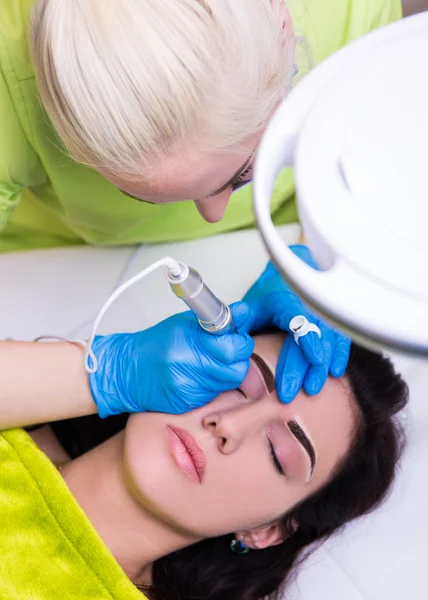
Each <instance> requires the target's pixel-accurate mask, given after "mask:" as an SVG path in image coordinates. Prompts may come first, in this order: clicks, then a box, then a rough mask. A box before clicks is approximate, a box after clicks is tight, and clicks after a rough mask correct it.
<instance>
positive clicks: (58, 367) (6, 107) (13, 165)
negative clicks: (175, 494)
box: [0, 0, 402, 418]
mask: <svg viewBox="0 0 428 600" xmlns="http://www.w3.org/2000/svg"><path fill="white" fill-rule="evenodd" d="M401 14H402V7H401V2H400V0H293V1H291V0H290V2H287V0H251V1H249V0H115V1H114V2H113V1H111V0H110V1H101V0H2V5H1V11H0V230H1V234H0V250H3V251H4V250H16V249H25V248H35V247H39V248H40V247H51V246H58V245H70V244H79V243H88V244H95V245H114V244H116V245H117V244H134V243H140V242H162V241H172V240H179V239H189V238H195V237H200V236H204V235H208V234H213V233H218V232H220V231H226V230H231V229H237V228H239V227H244V226H249V225H252V224H253V217H252V212H251V210H250V190H249V188H248V187H246V188H243V189H241V190H239V191H238V192H237V193H236V194H235V195H234V198H233V201H232V202H230V206H228V204H229V200H230V197H231V194H232V192H233V191H234V190H236V189H237V188H239V187H240V185H241V184H242V183H244V182H246V181H249V180H250V179H251V169H252V161H253V157H254V153H255V151H256V149H257V145H258V143H259V140H260V137H261V135H262V133H263V130H264V128H265V126H266V124H267V122H268V119H269V117H270V116H271V114H272V112H273V111H274V109H275V107H276V106H277V105H278V103H279V102H280V101H281V100H282V99H283V98H284V97H285V96H286V95H287V93H288V91H289V89H290V87H292V85H293V81H294V79H295V78H296V75H295V74H296V71H297V69H299V68H300V70H301V74H302V72H303V71H304V64H303V63H302V61H303V62H304V59H303V58H302V57H303V54H304V53H302V52H301V51H298V49H299V47H300V46H301V44H300V40H301V39H304V40H306V44H307V46H308V48H309V49H310V53H311V54H312V59H313V62H314V63H317V62H319V61H321V60H323V59H324V58H325V57H326V56H328V55H329V54H331V53H332V52H334V51H335V50H337V49H338V48H339V47H340V46H342V45H344V44H345V43H347V42H348V41H350V40H352V39H354V38H357V37H359V36H361V35H363V34H365V33H368V32H369V31H371V30H372V29H375V28H377V27H379V26H381V25H384V24H386V23H388V22H390V21H392V20H394V19H398V18H400V17H401ZM296 50H297V51H296ZM292 193H293V185H292V180H291V178H290V174H289V173H284V174H282V175H281V177H280V178H279V179H278V184H277V187H276V189H275V192H274V195H273V200H272V210H273V211H274V213H275V220H276V221H277V222H286V221H289V220H291V219H294V218H295V211H294V208H293V204H292V202H291V198H292ZM188 199H192V200H193V202H181V201H183V200H188ZM226 207H228V209H227V212H226V213H225V211H226ZM213 223H216V224H215V225H214V224H213ZM296 253H297V254H299V255H300V256H301V258H302V259H303V260H305V261H306V262H309V263H311V264H313V259H312V258H311V256H310V253H309V252H308V250H307V249H306V248H304V247H297V248H296ZM313 266H314V265H313ZM278 291H279V292H280V293H279V295H278V293H277V292H278ZM245 300H246V302H247V304H246V305H245V307H246V308H245V307H244V308H242V305H241V308H240V310H241V311H242V310H244V312H245V311H246V312H245V314H244V315H243V314H242V312H241V314H240V316H239V315H235V317H238V318H239V320H240V322H241V325H242V328H241V335H239V334H235V335H231V336H227V337H226V338H225V339H224V340H222V341H221V342H218V343H216V344H213V343H212V342H208V341H206V342H204V341H203V340H202V341H201V334H200V332H199V330H197V328H196V327H191V326H190V325H189V322H188V321H186V320H184V321H180V322H179V323H174V324H173V326H174V328H175V331H178V330H180V331H183V332H185V333H183V335H182V336H181V338H180V340H179V341H178V340H177V337H178V336H177V335H174V330H171V329H168V328H165V329H163V330H162V332H159V331H157V332H156V335H157V336H158V337H157V338H156V340H153V338H151V337H150V335H151V334H150V332H142V333H141V334H135V337H132V338H129V337H126V336H125V337H123V336H106V337H104V338H98V339H97V340H96V342H95V351H96V352H97V353H98V355H99V356H103V357H106V358H105V361H104V362H103V361H101V362H102V364H104V365H106V366H105V368H104V370H103V368H101V369H100V370H99V373H98V374H97V380H96V381H95V378H93V379H92V380H91V382H90V384H91V392H92V395H91V394H90V392H89V386H88V381H87V378H86V377H85V375H84V374H83V373H82V363H81V353H80V352H79V350H78V349H77V350H76V349H75V348H68V347H67V346H66V345H65V346H60V347H55V349H46V348H40V347H39V346H37V345H36V344H34V345H30V346H27V345H18V346H16V345H14V344H11V343H6V342H3V343H0V355H1V356H2V365H3V368H2V373H3V375H2V376H1V381H0V384H1V385H0V390H1V391H0V396H1V397H0V400H3V406H5V404H4V403H5V402H7V401H8V400H9V399H10V398H13V400H14V402H15V405H16V402H18V401H21V400H22V402H23V406H24V409H27V408H28V407H26V405H25V399H27V398H28V397H29V395H28V394H27V391H28V390H27V388H28V386H30V387H31V390H32V392H33V393H34V392H35V393H36V394H38V395H43V396H44V397H45V398H46V397H48V398H50V399H51V400H52V402H53V403H54V404H55V406H56V411H55V415H54V416H55V417H56V418H64V417H65V416H67V415H68V416H74V415H75V414H76V413H75V411H71V414H70V408H69V406H68V403H69V402H70V398H69V396H70V394H69V392H68V390H69V389H70V388H69V382H70V380H71V379H72V377H73V374H75V375H76V377H77V379H73V381H81V382H82V388H81V390H80V391H79V394H77V395H75V396H74V398H76V397H80V398H82V400H81V402H80V404H81V405H85V407H89V410H90V411H92V412H94V411H95V410H96V408H95V405H94V404H93V400H95V403H96V405H97V409H98V412H101V413H102V414H103V415H104V416H108V415H109V414H113V413H117V412H119V413H120V412H133V411H138V410H144V409H147V408H148V407H149V408H150V409H152V410H157V409H159V396H156V395H155V394H152V395H151V396H150V394H148V395H149V397H150V402H149V403H148V406H146V405H143V403H142V401H141V399H140V397H139V392H138V390H141V389H144V390H146V393H145V397H146V399H147V390H153V389H156V386H155V385H153V384H152V380H153V379H154V380H155V381H158V380H164V379H165V380H166V381H169V382H172V383H171V385H170V387H169V388H168V393H167V394H166V397H167V401H166V403H165V406H164V404H162V407H163V408H166V409H167V410H174V412H183V411H185V410H188V408H189V398H187V397H186V395H185V392H184V391H183V390H184V389H185V388H184V387H183V385H182V384H183V377H184V380H185V381H186V382H188V383H189V382H190V387H191V388H192V389H193V388H196V389H197V390H198V394H197V397H198V398H199V400H198V402H199V404H203V403H205V402H207V401H209V400H210V399H212V398H213V397H214V396H215V395H216V394H218V393H221V392H223V391H225V389H232V388H233V387H236V386H238V385H239V384H240V383H241V382H242V380H243V378H244V376H245V374H246V372H247V369H248V366H249V357H250V355H251V351H252V347H251V342H250V341H249V339H248V336H247V333H248V332H249V331H257V330H260V329H261V328H266V327H269V326H272V325H276V326H278V327H280V328H281V329H285V330H287V329H288V323H289V321H290V319H291V318H292V317H294V316H296V315H299V314H306V315H307V316H308V318H309V319H310V320H312V321H315V320H316V321H317V322H318V320H317V319H316V317H315V316H314V315H311V314H310V313H309V312H308V311H307V309H306V308H305V307H303V306H302V304H301V302H300V301H299V300H298V298H297V297H296V296H295V295H294V294H293V293H292V290H291V289H290V288H287V287H286V286H284V284H283V283H282V282H281V281H280V278H279V275H278V274H277V273H276V272H275V270H274V269H273V268H272V267H271V266H269V267H268V269H267V271H266V272H265V273H264V274H263V275H262V277H261V278H260V280H258V281H257V282H256V284H255V285H254V286H253V288H251V290H250V292H249V294H247V295H246V297H245ZM180 319H182V317H180ZM183 319H184V317H183ZM318 324H319V325H320V328H321V330H322V336H321V338H318V336H317V335H316V334H315V333H310V334H308V335H307V336H305V338H304V342H303V341H302V343H301V345H300V346H297V345H296V344H295V343H294V341H293V338H292V336H289V337H288V338H287V340H288V341H287V342H286V346H284V349H283V353H282V355H281V358H280V361H279V366H278V370H277V387H278V393H279V396H280V398H281V400H282V401H284V402H288V401H291V400H292V399H293V398H294V397H295V395H296V394H297V393H298V391H299V389H300V388H301V387H302V385H303V386H304V388H305V390H306V392H308V393H310V394H316V393H318V392H319V391H320V390H321V388H322V386H323V384H324V382H325V381H326V378H327V375H328V373H330V374H331V375H334V376H336V377H340V376H341V375H343V373H344V371H345V368H346V363H347V360H348V355H349V347H350V344H349V340H347V339H346V338H344V337H343V336H341V335H339V334H337V333H336V332H335V331H334V330H332V329H331V328H330V327H328V326H327V325H325V324H323V323H320V322H318ZM180 328H181V329H180ZM302 340H303V338H302ZM161 342H162V343H161ZM155 343H156V344H157V346H156V347H158V348H159V355H158V356H157V357H156V358H157V363H156V365H157V366H156V369H154V370H153V371H152V373H148V369H147V359H148V358H149V356H150V360H152V359H153V352H152V349H153V347H154V346H153V344H155ZM131 349H132V350H131ZM49 353H50V354H51V355H52V356H47V354H49ZM137 356H138V357H140V359H141V360H140V362H138V360H137V359H136V358H135V357H137ZM46 361H47V362H46ZM39 364H40V368H35V365H39ZM45 364H48V365H49V369H50V370H51V371H52V372H54V373H55V374H57V375H58V377H57V380H56V382H55V384H54V383H52V380H51V379H47V378H46V377H44V376H43V368H44V367H43V365H45ZM107 366H108V368H107ZM208 367H209V368H210V377H211V381H210V385H209V386H208V385H207V383H206V374H207V368H208ZM17 369H18V371H19V372H20V370H21V369H23V370H24V371H25V372H26V374H27V376H26V377H25V378H22V377H19V376H15V375H14V372H15V371H16V370H17ZM177 372H178V376H177ZM153 374H154V375H153ZM174 377H175V379H174ZM47 382H51V386H50V387H48V389H47ZM107 388H109V395H108V398H109V401H110V405H109V406H108V408H107V409H106V408H105V407H102V408H101V402H102V400H101V398H102V397H104V396H105V395H104V396H103V393H102V392H101V391H100V390H102V391H105V389H107ZM113 388H114V389H113ZM164 396H165V395H164ZM177 397H178V401H177ZM192 397H193V396H192ZM171 398H173V399H174V400H173V402H174V403H175V404H174V406H172V400H171ZM60 399H63V400H64V407H65V408H64V409H62V408H61V406H62V404H61V402H60ZM164 400H165V397H163V398H162V402H164ZM177 403H178V404H177ZM18 404H19V402H18ZM79 410H82V409H81V408H79ZM40 418H43V417H42V416H41V417H40Z"/></svg>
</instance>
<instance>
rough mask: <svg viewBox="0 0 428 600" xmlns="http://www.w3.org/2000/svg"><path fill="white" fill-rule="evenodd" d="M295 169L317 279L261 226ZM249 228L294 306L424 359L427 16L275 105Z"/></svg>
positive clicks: (341, 58) (427, 326)
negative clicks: (288, 170) (285, 176)
mask: <svg viewBox="0 0 428 600" xmlns="http://www.w3.org/2000/svg"><path fill="white" fill-rule="evenodd" d="M284 167H294V172H295V181H296V194H297V207H298V212H299V218H300V222H301V224H302V227H303V230H304V233H305V238H306V240H307V243H308V245H309V247H310V248H311V250H312V252H313V254H314V256H315V259H316V260H317V262H318V264H319V265H320V267H321V269H322V270H321V271H315V270H313V269H311V268H310V267H308V266H307V265H306V264H304V263H303V262H302V261H301V260H300V259H299V258H297V257H296V256H295V255H294V254H293V253H292V252H291V251H290V250H289V249H288V248H287V246H286V245H285V244H284V242H283V241H282V239H281V237H280V236H279V234H278V232H277V231H276V228H275V227H274V225H273V223H272V220H271V216H270V198H271V195H272V190H273V188H274V184H275V180H276V178H277V175H278V173H279V172H280V170H281V169H283V168H284ZM253 184H254V208H255V213H256V220H257V225H258V228H259V230H260V233H261V235H262V238H263V241H264V243H265V245H266V247H267V250H268V252H269V253H270V255H271V257H272V260H273V261H274V263H275V264H276V266H277V267H278V269H279V270H280V272H281V273H282V274H283V276H284V277H285V279H287V281H289V282H290V284H291V285H292V287H293V288H294V289H295V290H296V291H297V292H298V294H299V295H300V296H301V297H302V298H303V299H304V300H305V301H306V302H307V303H308V304H309V305H310V306H311V307H312V308H314V309H315V310H316V311H317V312H318V313H320V314H321V315H323V316H324V317H326V318H327V319H328V320H329V321H331V322H333V323H335V324H336V325H337V326H338V327H340V328H341V329H342V330H344V331H346V332H348V333H349V334H350V335H351V336H352V337H353V338H354V339H355V340H356V341H358V342H359V343H363V344H365V345H368V346H369V347H376V348H379V347H381V348H390V349H393V350H398V351H400V352H404V353H407V354H412V355H419V356H428V13H423V14H420V15H417V16H414V17H411V18H408V19H404V20H403V21H401V22H399V23H395V24H393V25H390V26H388V27H385V28H383V29H381V30H378V31H376V32H374V33H372V34H369V35H368V36H366V37H364V38H362V39H361V40H359V41H357V42H354V43H352V44H351V45H349V46H347V47H346V48H344V49H342V50H340V51H339V52H337V53H336V54H334V55H333V56H332V57H330V58H329V59H328V60H327V61H325V62H324V63H322V64H321V65H320V66H319V67H317V68H316V69H314V71H313V72H311V73H310V74H309V75H307V76H306V78H305V79H304V80H303V81H302V82H301V83H300V84H299V85H298V86H297V87H296V89H295V90H293V91H292V92H291V93H290V95H289V97H288V98H287V99H286V100H285V101H284V102H283V103H282V105H281V106H280V107H279V109H278V110H277V112H276V114H275V115H274V117H273V119H272V120H271V122H270V124H269V126H268V128H267V130H266V132H265V134H264V137H263V139H262V143H261V145H260V148H259V151H258V155H257V158H256V164H255V173H254V181H253Z"/></svg>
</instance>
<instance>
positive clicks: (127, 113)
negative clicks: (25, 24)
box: [31, 0, 295, 179]
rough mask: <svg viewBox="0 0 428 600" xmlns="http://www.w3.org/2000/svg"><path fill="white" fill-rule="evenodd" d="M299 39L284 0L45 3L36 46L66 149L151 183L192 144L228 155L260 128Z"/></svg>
mask: <svg viewBox="0 0 428 600" xmlns="http://www.w3.org/2000/svg"><path fill="white" fill-rule="evenodd" d="M294 41H295V40H294V32H293V28H292V25H291V19H290V16H289V13H288V9H287V6H286V2H285V0H38V1H36V4H35V7H34V11H33V17H32V41H31V49H32V57H33V62H34V68H35V72H36V78H37V84H38V88H39V92H40V96H41V100H42V103H43V105H44V107H45V109H46V111H47V113H48V115H49V117H50V119H51V121H52V123H53V125H54V127H55V128H56V130H57V132H58V134H59V136H60V137H61V139H62V141H63V143H64V145H65V147H66V148H67V150H68V151H69V152H70V154H71V155H72V156H73V157H74V158H75V159H76V160H78V161H80V162H82V163H84V164H87V165H89V166H91V167H93V168H95V169H98V170H103V171H108V172H109V173H113V174H115V175H119V176H123V175H126V176H128V177H132V178H134V179H144V178H146V177H147V176H148V171H149V169H150V164H153V161H154V160H157V159H160V160H162V159H163V158H164V157H165V156H166V155H167V154H168V153H169V152H171V151H172V149H174V148H177V147H179V146H180V145H182V144H185V143H189V140H191V139H193V138H195V139H196V138H197V137H198V136H199V137H201V136H203V141H204V149H206V148H208V149H209V150H213V151H223V150H226V149H228V148H231V147H232V146H234V145H237V144H239V143H240V142H241V141H243V140H244V139H245V138H246V137H247V136H249V135H251V134H252V133H255V132H257V131H258V130H260V129H261V128H262V127H263V125H264V123H265V121H266V120H267V118H268V117H269V115H270V114H271V113H272V111H273V110H274V108H275V106H276V105H277V104H278V103H279V102H280V101H281V100H282V98H284V97H285V96H286V94H287V90H288V87H289V77H290V72H291V70H292V67H293V54H294ZM145 171H146V172H145Z"/></svg>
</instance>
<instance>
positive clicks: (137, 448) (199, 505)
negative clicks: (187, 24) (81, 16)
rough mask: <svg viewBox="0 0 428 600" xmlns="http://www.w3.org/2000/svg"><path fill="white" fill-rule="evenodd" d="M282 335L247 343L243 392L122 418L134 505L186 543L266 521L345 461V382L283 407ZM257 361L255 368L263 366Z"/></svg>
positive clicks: (348, 432)
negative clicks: (185, 408)
mask: <svg viewBox="0 0 428 600" xmlns="http://www.w3.org/2000/svg"><path fill="white" fill-rule="evenodd" d="M283 341H284V337H283V335H282V334H269V335H263V336H259V337H257V338H256V340H255V342H256V345H255V353H256V354H257V355H258V356H259V357H260V359H262V360H261V361H260V360H258V359H257V357H256V360H255V361H254V362H252V366H251V369H250V372H249V374H248V376H247V378H246V380H245V382H244V384H243V386H242V392H240V391H237V390H235V391H231V392H227V393H224V394H221V395H220V396H219V397H218V398H216V399H215V400H214V401H212V402H211V403H210V404H208V405H207V406H204V407H203V408H200V409H197V410H194V411H192V412H190V413H186V414H184V415H168V414H160V413H145V414H139V415H134V416H131V417H130V420H129V422H128V426H127V429H126V438H125V468H126V472H127V478H128V482H129V485H130V489H132V493H133V495H134V497H135V498H136V499H137V502H138V503H140V505H141V506H142V507H143V508H144V509H145V510H148V511H150V512H151V514H153V515H155V516H156V518H158V519H160V520H161V521H163V522H164V523H165V524H166V525H167V526H168V527H171V528H173V529H176V530H177V531H180V532H184V533H185V534H186V535H189V536H192V537H193V538H197V539H199V538H206V537H216V536H219V535H224V534H227V533H234V532H236V531H248V530H254V529H257V528H259V527H262V526H265V525H268V524H271V523H275V521H277V520H278V519H279V518H280V517H281V516H282V515H284V513H285V512H287V511H288V510H289V509H291V508H292V507H293V506H294V505H295V504H296V503H298V502H300V501H301V500H303V499H304V498H305V497H307V496H309V495H311V494H312V493H313V492H314V491H316V490H317V489H318V488H320V487H321V486H323V485H324V484H325V483H326V482H327V481H328V480H329V478H330V477H331V476H332V474H333V472H334V469H335V467H336V466H337V465H338V463H339V462H340V460H341V459H342V458H343V457H344V456H345V455H346V452H347V450H348V448H349V445H350V440H351V438H352V432H353V429H354V426H355V422H356V409H355V405H354V403H353V400H352V396H351V393H350V390H349V387H348V384H347V382H346V380H345V379H341V380H338V379H331V378H330V379H329V380H328V381H327V383H326V385H325V386H324V388H323V390H322V392H321V393H320V394H319V395H318V396H315V397H313V396H312V397H309V396H307V395H306V394H305V393H303V392H300V393H299V395H298V396H297V398H296V399H295V400H294V401H293V402H292V403H291V404H288V405H284V404H282V403H281V402H280V401H279V400H278V397H277V395H276V392H275V391H271V390H272V389H273V387H274V372H275V366H276V364H277V361H278V356H279V352H280V349H281V347H282V344H283ZM263 363H264V364H263Z"/></svg>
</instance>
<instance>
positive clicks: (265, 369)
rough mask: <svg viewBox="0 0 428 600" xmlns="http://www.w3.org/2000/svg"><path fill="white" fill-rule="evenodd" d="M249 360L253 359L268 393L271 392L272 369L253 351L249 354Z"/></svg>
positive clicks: (273, 379) (272, 382) (273, 376)
mask: <svg viewBox="0 0 428 600" xmlns="http://www.w3.org/2000/svg"><path fill="white" fill-rule="evenodd" d="M251 360H253V361H254V362H255V363H256V365H257V366H258V368H259V371H260V374H261V376H262V377H263V381H264V382H265V385H266V387H267V390H268V392H269V394H271V393H272V392H273V390H274V389H275V375H274V374H273V373H272V369H271V368H270V367H269V366H268V365H267V364H266V363H265V361H264V360H263V358H262V357H261V356H259V355H258V354H256V353H255V352H253V354H252V355H251Z"/></svg>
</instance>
